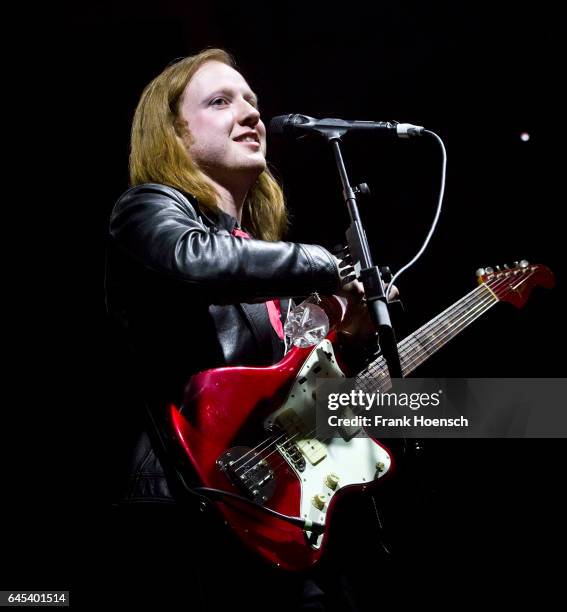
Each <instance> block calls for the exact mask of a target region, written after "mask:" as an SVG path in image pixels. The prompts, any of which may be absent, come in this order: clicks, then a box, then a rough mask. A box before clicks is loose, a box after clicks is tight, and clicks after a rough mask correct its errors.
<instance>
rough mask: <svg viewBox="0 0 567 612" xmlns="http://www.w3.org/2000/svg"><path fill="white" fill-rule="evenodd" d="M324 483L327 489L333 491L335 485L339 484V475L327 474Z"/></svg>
mask: <svg viewBox="0 0 567 612" xmlns="http://www.w3.org/2000/svg"><path fill="white" fill-rule="evenodd" d="M325 484H326V485H327V486H328V487H329V489H333V491H334V490H335V489H336V488H337V485H338V484H339V477H338V476H337V475H336V474H334V473H331V474H327V477H326V478H325Z"/></svg>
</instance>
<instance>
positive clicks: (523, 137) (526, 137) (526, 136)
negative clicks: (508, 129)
mask: <svg viewBox="0 0 567 612" xmlns="http://www.w3.org/2000/svg"><path fill="white" fill-rule="evenodd" d="M520 139H521V140H522V141H523V142H528V140H529V139H530V135H529V134H528V133H527V132H522V133H521V134H520Z"/></svg>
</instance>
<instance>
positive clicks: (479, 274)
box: [476, 268, 486, 278]
mask: <svg viewBox="0 0 567 612" xmlns="http://www.w3.org/2000/svg"><path fill="white" fill-rule="evenodd" d="M485 274H486V270H485V269H484V268H479V269H478V270H477V271H476V275H477V276H478V277H479V278H480V277H481V276H484V275H485Z"/></svg>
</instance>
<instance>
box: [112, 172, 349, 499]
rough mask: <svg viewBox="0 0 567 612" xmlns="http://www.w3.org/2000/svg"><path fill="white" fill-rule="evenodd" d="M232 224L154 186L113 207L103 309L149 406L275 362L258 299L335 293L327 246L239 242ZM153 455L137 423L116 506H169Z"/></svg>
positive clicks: (279, 352) (279, 351)
mask: <svg viewBox="0 0 567 612" xmlns="http://www.w3.org/2000/svg"><path fill="white" fill-rule="evenodd" d="M236 223H237V222H236V219H234V218H233V217H231V216H230V215H227V214H225V213H222V212H221V213H219V214H217V215H213V214H211V213H209V212H207V213H206V214H205V213H204V212H203V211H202V210H200V209H199V206H198V202H197V201H196V199H195V198H194V197H192V196H191V195H189V194H184V193H181V192H180V191H178V190H176V189H173V188H171V187H168V186H165V185H159V184H153V183H150V184H145V185H139V186H137V187H134V188H132V189H130V190H128V191H127V192H126V193H124V194H123V195H122V196H121V198H120V199H119V200H118V202H117V203H116V205H115V207H114V210H113V212H112V215H111V219H110V238H109V246H108V250H107V267H106V299H107V310H108V312H109V314H110V315H111V317H112V319H113V320H114V321H115V322H118V324H119V327H120V328H121V329H122V330H123V331H124V332H125V336H126V337H127V341H128V343H129V345H130V347H131V355H132V358H134V359H135V367H134V370H135V371H136V373H137V375H138V382H139V384H140V385H144V396H145V398H146V399H147V401H148V402H149V403H150V404H151V403H152V402H163V401H164V400H166V401H175V402H177V403H179V402H180V401H181V396H182V390H183V387H184V384H185V383H186V381H187V380H188V379H189V377H190V376H191V375H192V374H194V373H195V372H199V371H202V370H205V369H208V368H214V367H221V366H225V365H256V366H258V365H269V364H272V363H274V362H276V361H278V360H279V359H280V358H281V357H282V356H283V346H282V343H281V341H280V340H279V338H277V336H276V334H275V332H274V331H273V330H272V327H271V325H270V323H269V319H268V316H267V311H266V307H265V305H264V303H263V302H264V301H265V300H266V299H270V298H273V297H279V298H288V297H291V296H302V295H308V294H310V293H312V292H314V291H317V292H319V293H321V294H332V293H333V292H334V291H336V290H337V289H338V286H339V280H338V278H339V277H338V270H337V266H336V264H335V262H334V259H333V258H332V257H331V255H330V253H329V252H328V251H326V250H325V249H324V248H322V247H320V246H316V245H306V244H297V243H290V242H265V241H260V240H254V239H251V240H249V239H245V238H237V237H234V236H232V235H231V231H232V230H233V229H234V227H235V226H236ZM285 308H286V302H285V301H282V313H284V312H285ZM140 410H141V411H143V407H140ZM158 456H159V452H158V454H157V455H156V449H155V448H154V445H153V443H152V439H151V436H149V435H148V431H147V428H146V427H145V426H141V427H140V432H139V436H138V440H137V442H136V445H135V449H134V453H133V456H132V458H131V461H130V466H129V470H128V471H129V474H128V477H127V482H126V486H125V488H124V489H123V491H122V493H121V495H120V497H121V498H122V500H124V501H125V500H128V501H135V500H141V501H146V500H162V501H173V499H172V495H171V489H172V487H171V486H168V481H167V479H166V478H165V477H164V473H163V469H162V467H161V464H160V461H159V459H158ZM169 484H171V481H170V482H169Z"/></svg>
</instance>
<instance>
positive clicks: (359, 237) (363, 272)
mask: <svg viewBox="0 0 567 612" xmlns="http://www.w3.org/2000/svg"><path fill="white" fill-rule="evenodd" d="M341 132H342V130H341V129H340V128H339V129H337V131H336V133H334V134H332V133H327V134H325V137H326V138H327V139H328V141H329V142H330V143H331V146H332V148H333V152H334V154H335V161H336V163H337V168H338V170H339V176H340V178H341V183H342V186H343V197H344V200H345V204H346V206H347V209H348V213H349V216H350V226H349V228H348V230H347V232H346V240H347V244H348V247H349V249H350V252H351V254H352V259H353V261H359V262H360V280H361V282H362V284H363V286H364V293H365V294H366V301H367V304H368V310H369V311H370V316H371V318H372V321H373V323H374V325H375V326H376V330H377V332H378V339H379V344H380V348H381V350H382V354H383V356H384V359H385V360H386V364H387V365H388V370H389V372H390V378H391V379H393V378H402V366H401V364H400V356H399V354H398V344H397V342H396V336H395V334H394V328H393V327H392V322H391V320H390V313H389V311H388V300H387V297H386V293H385V291H384V282H383V281H382V277H381V275H380V270H379V268H378V266H375V265H373V264H372V255H371V254H370V249H369V247H368V241H367V239H366V233H365V231H364V228H363V226H362V221H361V220H360V215H359V214H358V206H357V204H356V196H355V193H354V191H353V189H352V187H351V186H350V183H349V180H348V176H347V172H346V168H345V165H344V162H343V157H342V154H341V148H340V145H339V142H340V136H341V135H342V134H341Z"/></svg>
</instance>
